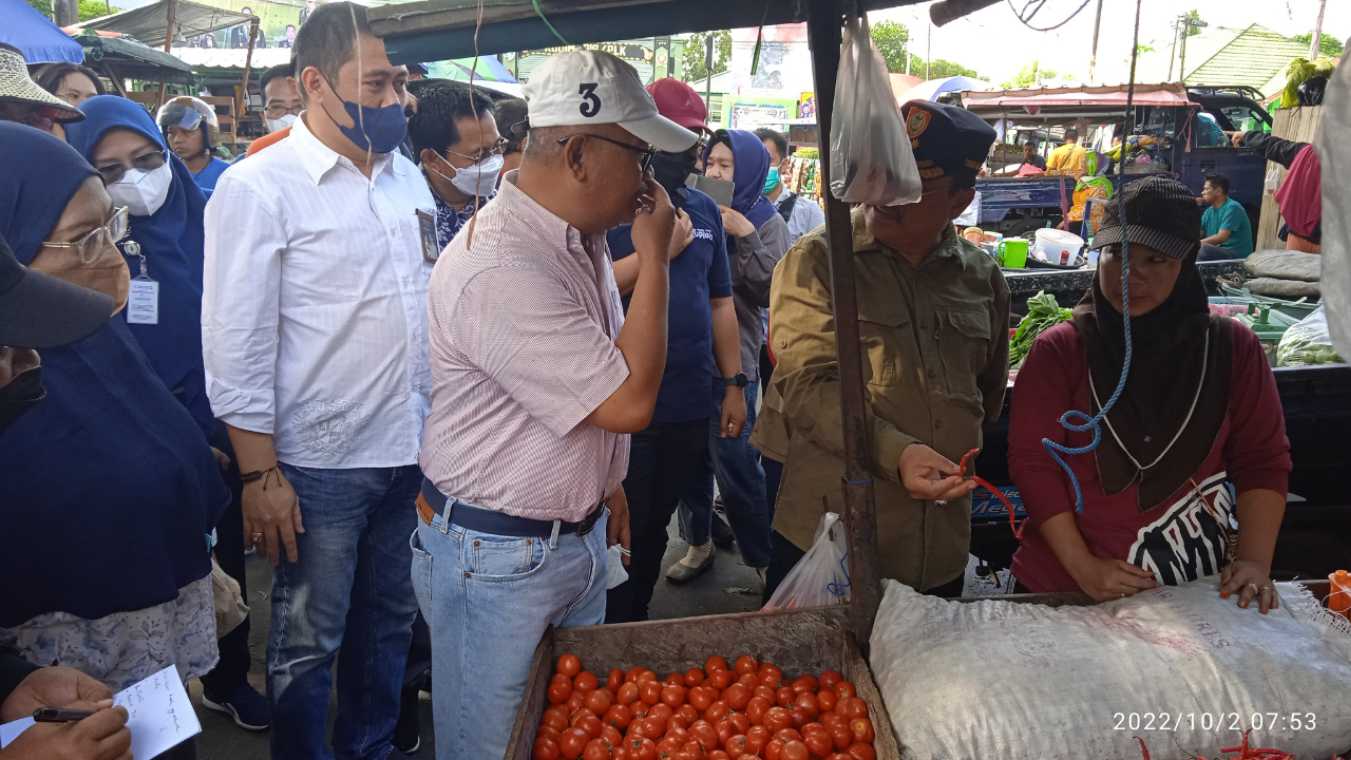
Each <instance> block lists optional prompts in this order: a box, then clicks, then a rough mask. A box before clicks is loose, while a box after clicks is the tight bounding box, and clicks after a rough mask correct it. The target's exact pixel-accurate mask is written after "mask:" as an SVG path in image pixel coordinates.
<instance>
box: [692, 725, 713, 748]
mask: <svg viewBox="0 0 1351 760" xmlns="http://www.w3.org/2000/svg"><path fill="white" fill-rule="evenodd" d="M689 733H690V738H691V739H693V740H694V741H696V742H699V746H701V747H703V748H704V749H705V750H713V749H716V748H717V747H718V746H719V742H718V729H716V728H714V727H713V724H712V723H709V722H708V721H706V720H696V721H695V722H693V723H691V724H690V728H689Z"/></svg>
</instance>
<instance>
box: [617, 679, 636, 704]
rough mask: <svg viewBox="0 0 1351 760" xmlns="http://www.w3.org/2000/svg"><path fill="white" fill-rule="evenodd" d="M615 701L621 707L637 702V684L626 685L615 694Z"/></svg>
mask: <svg viewBox="0 0 1351 760" xmlns="http://www.w3.org/2000/svg"><path fill="white" fill-rule="evenodd" d="M615 699H616V701H617V702H619V704H621V705H631V704H633V703H634V702H637V701H638V684H636V683H626V684H624V685H622V686H620V687H619V691H617V692H615Z"/></svg>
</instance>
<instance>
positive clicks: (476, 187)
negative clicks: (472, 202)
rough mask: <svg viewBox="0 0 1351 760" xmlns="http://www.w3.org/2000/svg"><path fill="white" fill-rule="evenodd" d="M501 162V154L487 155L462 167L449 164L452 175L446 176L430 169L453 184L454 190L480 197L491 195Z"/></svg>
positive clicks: (447, 162) (494, 188)
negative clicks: (453, 170)
mask: <svg viewBox="0 0 1351 760" xmlns="http://www.w3.org/2000/svg"><path fill="white" fill-rule="evenodd" d="M437 158H440V159H441V160H442V161H443V162H445V164H446V166H450V162H449V161H446V159H444V158H442V157H441V156H439V155H438V156H437ZM502 163H503V161H502V157H501V156H488V157H487V158H485V159H483V160H482V161H479V162H478V163H476V164H472V165H470V166H466V167H465V168H463V169H455V167H453V166H451V168H452V169H455V175H454V176H447V175H446V174H444V173H442V172H440V171H437V170H436V169H432V171H434V172H436V173H437V174H439V175H441V178H442V179H444V180H446V181H447V182H449V183H450V184H452V185H454V186H455V189H456V190H459V191H460V192H462V193H464V194H465V195H468V196H471V197H474V198H482V197H484V196H488V195H492V193H493V191H494V190H496V189H497V175H498V174H499V173H501V171H502ZM428 168H430V167H428Z"/></svg>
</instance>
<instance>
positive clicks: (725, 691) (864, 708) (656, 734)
mask: <svg viewBox="0 0 1351 760" xmlns="http://www.w3.org/2000/svg"><path fill="white" fill-rule="evenodd" d="M875 738H876V734H875V732H874V730H873V724H872V720H871V719H870V718H869V717H868V705H867V703H866V702H864V701H863V700H862V699H859V698H858V696H857V695H856V694H855V693H854V686H853V684H851V683H849V682H848V681H846V680H844V677H843V676H841V675H840V674H839V673H837V672H835V671H833V670H827V671H825V672H824V673H822V674H821V675H820V676H810V675H804V676H801V677H799V678H796V679H794V680H792V681H789V680H787V679H786V678H785V677H784V675H783V671H781V670H780V669H779V668H778V667H776V666H775V665H773V664H772V663H768V662H766V663H761V662H757V661H756V660H755V658H753V657H750V656H743V657H739V658H737V660H736V662H735V663H734V664H732V665H728V664H727V660H725V659H723V658H722V657H710V658H708V661H707V662H705V663H704V667H703V668H692V669H691V670H689V671H688V672H686V673H684V674H680V673H673V674H671V675H669V676H667V677H666V678H665V679H660V680H659V679H658V676H657V674H656V673H654V672H653V671H651V670H648V669H645V668H633V669H632V670H629V671H628V672H627V673H626V672H624V671H622V670H612V671H610V673H609V675H608V676H607V677H606V679H605V680H604V681H603V682H602V681H601V680H600V678H599V677H598V676H596V675H595V674H593V673H589V672H587V671H585V670H582V662H581V660H580V659H578V658H577V656H576V655H572V654H565V655H563V656H562V657H559V658H558V664H557V666H556V668H555V670H554V675H553V678H552V680H550V682H549V707H548V708H547V709H545V711H544V717H543V719H542V720H541V721H540V725H539V732H538V733H537V734H536V737H535V746H534V760H578V759H579V758H581V760H750V759H751V758H762V759H763V760H811V759H812V758H819V759H823V760H875V758H876V757H877V753H876V751H875V750H874V748H873V740H874V739H875Z"/></svg>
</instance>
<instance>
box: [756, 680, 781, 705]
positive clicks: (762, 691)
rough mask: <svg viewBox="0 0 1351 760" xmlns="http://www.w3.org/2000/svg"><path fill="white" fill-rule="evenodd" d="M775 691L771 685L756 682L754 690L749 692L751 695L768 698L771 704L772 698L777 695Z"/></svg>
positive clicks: (775, 697)
mask: <svg viewBox="0 0 1351 760" xmlns="http://www.w3.org/2000/svg"><path fill="white" fill-rule="evenodd" d="M775 692H776V690H775V689H774V687H772V686H765V685H764V684H758V685H756V687H755V690H754V691H752V692H751V696H754V697H764V698H765V699H767V700H769V703H770V704H771V705H772V704H774V700H775V699H777V698H778V695H777V694H776V693H775Z"/></svg>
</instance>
